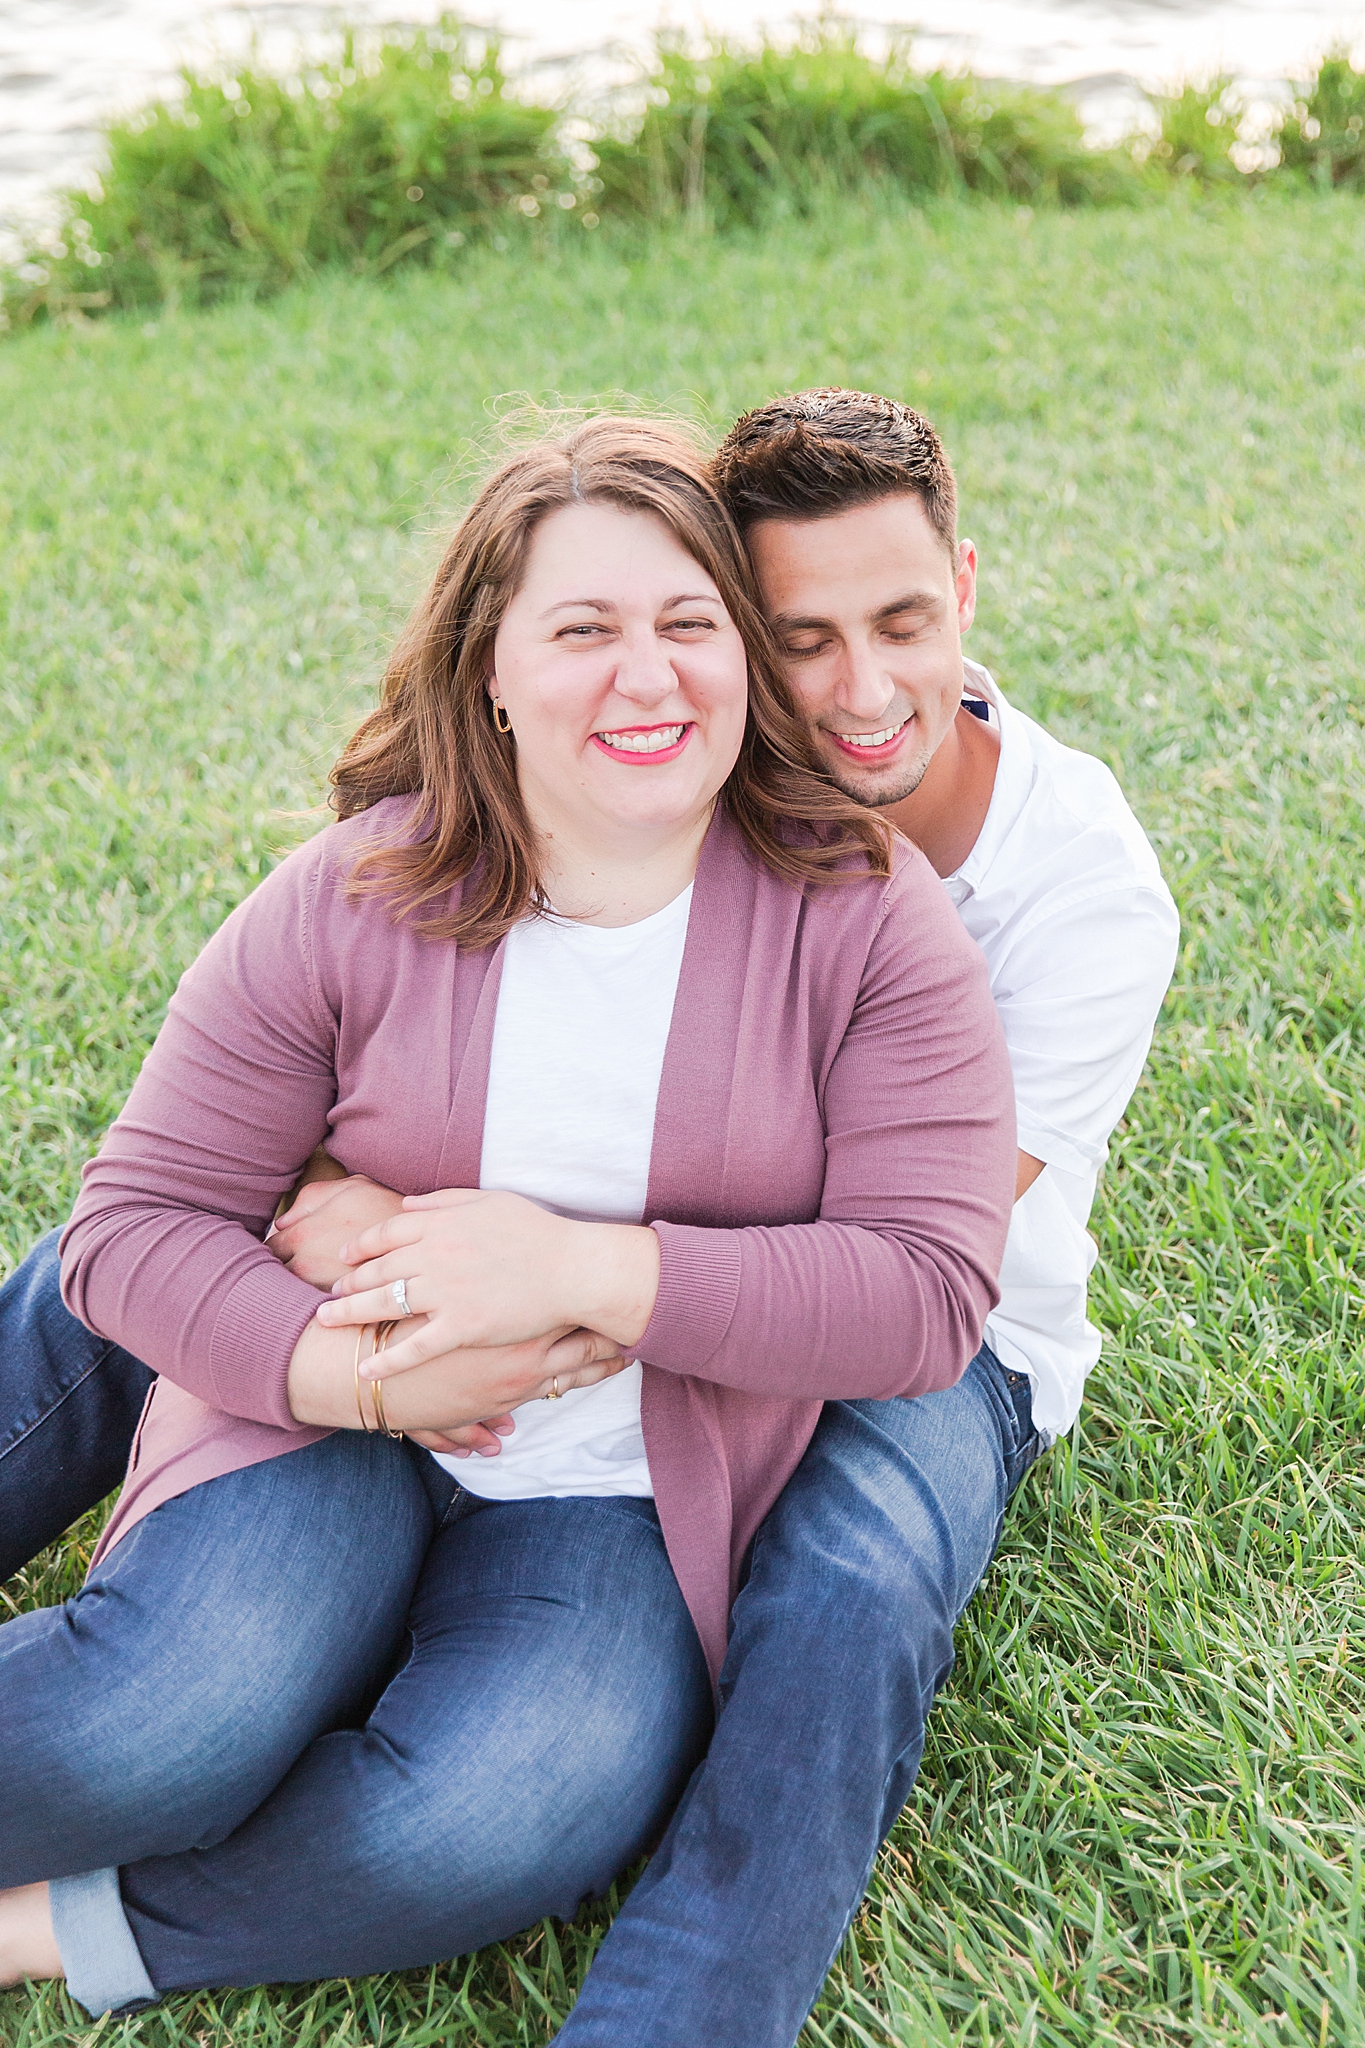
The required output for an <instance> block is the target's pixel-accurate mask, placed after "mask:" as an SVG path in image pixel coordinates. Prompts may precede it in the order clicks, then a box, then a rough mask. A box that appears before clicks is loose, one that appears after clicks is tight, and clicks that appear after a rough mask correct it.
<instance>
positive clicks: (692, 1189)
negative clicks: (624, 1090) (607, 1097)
mask: <svg viewBox="0 0 1365 2048" xmlns="http://www.w3.org/2000/svg"><path fill="white" fill-rule="evenodd" d="M757 891H758V870H757V867H756V864H755V862H754V860H753V858H752V856H751V855H750V853H749V849H748V847H747V845H746V844H745V841H744V838H743V835H742V834H741V832H740V830H739V828H738V826H737V825H736V824H735V823H734V822H733V820H732V819H731V817H730V815H729V813H728V811H727V810H726V809H725V807H724V805H723V804H718V805H717V806H716V814H715V816H714V818H713V819H712V821H711V826H710V830H709V831H708V832H707V835H706V839H705V841H704V842H703V845H702V850H701V858H700V860H699V861H698V862H697V873H696V880H695V884H694V887H693V892H692V911H691V915H690V917H689V918H688V921H687V942H686V944H685V946H684V948H683V957H682V967H681V969H680V971H679V974H678V992H677V995H676V996H675V998H674V1001H673V1020H672V1023H671V1025H670V1027H669V1032H668V1042H667V1045H666V1046H665V1048H664V1064H663V1072H662V1074H661V1075H660V1078H659V1098H658V1105H657V1107H656V1109H655V1112H654V1141H653V1146H652V1148H651V1151H650V1159H649V1188H648V1193H647V1195H646V1198H645V1219H644V1220H645V1221H646V1223H648V1222H650V1221H652V1220H653V1219H654V1218H655V1217H659V1218H661V1219H662V1220H664V1221H665V1222H669V1223H702V1222H711V1223H714V1222H715V1221H716V1202H717V1197H718V1196H719V1195H720V1194H721V1191H722V1186H723V1183H724V1180H725V1162H726V1151H727V1140H728V1137H729V1128H730V1101H731V1093H732V1089H733V1084H734V1074H733V1065H734V1051H735V1048H736V1046H737V1045H738V1043H739V1026H740V1016H741V1013H742V1011H743V1007H744V995H745V982H746V977H747V971H748V965H749V941H750V933H751V932H752V930H753V923H754V913H755V908H756V898H757Z"/></svg>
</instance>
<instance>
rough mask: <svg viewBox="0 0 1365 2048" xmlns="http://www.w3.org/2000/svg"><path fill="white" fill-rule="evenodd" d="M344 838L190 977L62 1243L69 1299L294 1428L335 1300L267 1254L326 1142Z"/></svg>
mask: <svg viewBox="0 0 1365 2048" xmlns="http://www.w3.org/2000/svg"><path fill="white" fill-rule="evenodd" d="M327 838H328V834H327V833H326V832H322V833H319V834H318V835H317V837H316V838H314V839H313V840H311V841H310V842H309V843H308V844H307V845H306V846H303V847H301V848H300V849H299V850H298V852H296V853H294V854H292V855H291V856H290V857H289V858H288V859H287V860H285V861H283V862H282V863H281V864H280V866H279V867H278V868H276V869H275V871H274V873H273V874H271V875H270V876H268V877H267V879H266V880H265V881H264V882H262V883H261V885H260V887H259V888H258V889H256V890H255V891H254V892H253V894H252V895H250V896H249V897H248V898H247V899H246V901H245V902H244V903H242V904H240V905H239V906H238V908H237V909H236V910H235V911H234V912H233V913H232V915H231V916H230V917H229V918H228V920H227V922H226V923H225V924H224V925H223V926H222V928H221V929H220V930H219V931H218V932H217V933H216V934H215V936H214V937H213V938H212V939H211V940H210V941H209V943H208V945H207V946H206V947H205V948H204V951H203V952H202V953H201V954H200V956H199V958H198V959H197V960H196V961H195V963H194V965H193V966H192V967H191V968H190V969H189V970H188V972H187V973H186V974H185V975H184V977H183V979H182V980H181V983H180V986H179V987H178V989H177V990H176V992H175V994H174V996H173V997H172V998H171V1003H170V1008H169V1010H168V1012H167V1016H166V1021H165V1023H164V1024H163V1025H162V1027H161V1030H160V1032H159V1033H158V1035H157V1039H156V1043H155V1044H154V1045H153V1047H152V1049H151V1051H150V1052H149V1053H148V1055H147V1058H146V1060H145V1062H144V1063H143V1067H142V1072H141V1073H140V1074H139V1076H138V1078H137V1081H136V1082H135V1084H134V1086H133V1090H132V1093H131V1094H130V1096H129V1097H128V1101H127V1103H126V1105H125V1106H124V1109H123V1111H122V1113H121V1115H120V1116H119V1117H118V1119H117V1121H116V1122H115V1123H114V1125H113V1126H112V1128H111V1129H110V1131H109V1133H108V1136H107V1137H106V1138H105V1141H104V1144H103V1146H102V1147H101V1149H100V1152H99V1155H98V1157H97V1158H95V1159H93V1160H92V1161H91V1162H90V1164H89V1165H88V1166H87V1167H86V1169H85V1175H84V1180H83V1184H82V1187H81V1193H80V1197H79V1199H78V1201H77V1203H76V1207H75V1210H74V1212H73V1214H72V1217H71V1221H70V1223H69V1224H68V1225H67V1228H66V1232H65V1234H64V1236H63V1238H62V1294H63V1297H64V1299H65V1301H66V1303H67V1306H68V1307H69V1308H70V1309H71V1310H72V1311H73V1313H74V1314H76V1315H77V1316H79V1317H80V1319H81V1321H82V1322H83V1323H85V1324H86V1325H87V1326H88V1327H89V1328H90V1329H92V1330H94V1331H96V1332H97V1333H98V1334H99V1335H100V1336H103V1337H110V1338H112V1339H113V1340H114V1341H115V1342H116V1343H118V1344H121V1345H122V1346H123V1347H124V1349H125V1350H127V1351H131V1352H133V1353H134V1354H135V1355H136V1356H137V1357H139V1358H141V1359H143V1360H144V1361H145V1363H146V1364H148V1365H149V1366H151V1367H152V1369H153V1371H155V1372H158V1373H163V1374H164V1375H165V1376H166V1378H167V1379H170V1380H173V1381H174V1382H175V1383H176V1384H177V1385H178V1386H180V1387H183V1388H184V1389H185V1390H186V1391H187V1392H189V1393H191V1394H196V1395H198V1397H199V1398H200V1399H201V1400H203V1401H207V1402H209V1403H210V1404H211V1405H212V1406H213V1407H215V1408H219V1409H223V1410H225V1411H226V1412H227V1413H229V1414H232V1415H238V1416H242V1417H245V1418H247V1419H249V1420H251V1421H255V1422H266V1423H272V1424H274V1425H275V1426H276V1427H277V1428H280V1429H295V1428H297V1427H299V1425H298V1424H296V1423H295V1422H294V1420H293V1417H292V1416H291V1415H290V1412H289V1402H288V1393H287V1380H288V1372H289V1361H290V1358H291V1356H292V1354H293V1350H294V1347H295V1345H296V1344H297V1342H298V1339H299V1337H300V1335H301V1334H302V1332H303V1330H304V1328H305V1326H306V1324H307V1322H308V1319H309V1317H310V1316H311V1315H312V1314H313V1312H314V1310H315V1309H316V1307H317V1305H318V1302H319V1300H320V1298H321V1297H320V1295H319V1293H318V1290H317V1289H316V1288H313V1287H309V1286H308V1285H306V1283H305V1282H303V1281H302V1280H297V1279H295V1278H294V1276H293V1275H292V1274H291V1273H290V1272H288V1271H287V1270H286V1268H285V1267H284V1266H282V1265H281V1264H280V1262H279V1260H278V1259H276V1258H274V1257H272V1255H271V1254H270V1253H269V1252H268V1251H267V1250H266V1249H265V1247H264V1245H263V1244H262V1242H261V1239H262V1238H263V1236H264V1234H265V1231H266V1230H267V1229H268V1227H269V1224H270V1219H271V1217H272V1216H273V1214H274V1212H275V1208H276V1205H277V1204H278V1202H279V1198H280V1196H281V1194H282V1193H284V1191H285V1190H286V1189H287V1188H288V1187H290V1186H291V1185H292V1183H293V1182H294V1180H295V1179H296V1178H297V1175H298V1173H299V1170H300V1168H301V1167H302V1165H303V1162H304V1161H305V1160H306V1159H307V1157H308V1155H309V1153H310V1152H311V1151H312V1150H313V1148H314V1147H315V1146H316V1145H317V1144H318V1142H319V1141H320V1139H321V1138H322V1137H323V1136H324V1134H325V1131H326V1116H327V1112H328V1110H329V1109H330V1108H331V1106H332V1104H333V1102H334V1101H335V1099H336V1075H335V1061H336V1026H335V1020H334V1019H333V1017H332V1015H331V1013H330V1012H329V1011H328V1009H327V1007H326V1005H325V1003H324V1002H323V1001H322V998H321V996H320V993H319V990H318V986H317V982H316V978H315V974H314V969H313V959H312V942H313V929H312V927H313V914H314V910H315V904H316V896H317V891H318V886H319V871H320V869H321V868H322V867H323V866H324V863H325V858H326V849H325V842H326V840H327Z"/></svg>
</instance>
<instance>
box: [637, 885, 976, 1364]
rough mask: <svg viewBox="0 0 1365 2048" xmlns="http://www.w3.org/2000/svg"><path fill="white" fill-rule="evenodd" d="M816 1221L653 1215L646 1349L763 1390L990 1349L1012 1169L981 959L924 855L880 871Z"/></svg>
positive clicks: (830, 1101) (832, 1084) (833, 1099)
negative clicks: (739, 1225) (691, 1220)
mask: <svg viewBox="0 0 1365 2048" xmlns="http://www.w3.org/2000/svg"><path fill="white" fill-rule="evenodd" d="M823 1111H824V1124H825V1134H826V1135H825V1155H826V1166H825V1182H824V1190H823V1195H822V1199H821V1203H820V1216H819V1219H818V1220H817V1221H816V1222H814V1223H809V1224H794V1225H786V1226H782V1227H779V1228H766V1227H762V1226H758V1227H752V1228H748V1229H740V1230H733V1231H715V1230H707V1229H704V1228H698V1227H695V1226H692V1225H680V1224H674V1223H667V1222H656V1223H655V1224H654V1226H653V1227H654V1229H655V1231H656V1233H657V1234H658V1237H659V1240H660V1245H661V1249H662V1262H661V1270H660V1281H659V1292H658V1298H657V1301H656V1303H655V1307H654V1313H653V1314H652V1316H651V1317H650V1321H649V1325H648V1327H647V1328H646V1330H645V1331H644V1333H643V1335H642V1337H641V1338H640V1342H639V1351H640V1355H641V1357H643V1358H647V1359H648V1360H649V1362H650V1364H651V1365H653V1366H655V1367H657V1368H660V1369H662V1370H663V1371H666V1372H677V1373H689V1374H695V1375H697V1376H698V1377H700V1378H702V1379H709V1380H714V1381H716V1382H718V1383H719V1384H720V1385H723V1386H729V1387H735V1388H738V1389H741V1390H743V1391H744V1392H748V1393H753V1394H762V1395H774V1394H780V1395H786V1396H789V1397H793V1398H798V1399H816V1400H835V1399H842V1400H859V1399H873V1400H887V1399H891V1398H894V1397H897V1396H910V1395H917V1394H925V1393H930V1392H933V1391H935V1390H936V1389H938V1388H941V1387H946V1386H951V1385H953V1383H954V1382H955V1381H956V1380H957V1379H958V1378H960V1376H961V1374H962V1373H963V1372H964V1371H965V1369H966V1367H967V1365H968V1364H969V1363H970V1361H971V1359H972V1358H973V1356H974V1355H975V1353H976V1352H977V1350H978V1349H979V1348H980V1344H981V1337H982V1331H983V1328H984V1325H985V1320H986V1317H987V1315H988V1314H989V1312H990V1310H991V1309H992V1308H993V1307H994V1306H995V1303H996V1302H997V1300H998V1299H999V1287H998V1284H997V1276H998V1273H999V1268H1000V1260H1001V1257H1002V1255H1003V1252H1004V1246H1005V1236H1006V1232H1007V1230H1008V1227H1009V1216H1010V1209H1011V1206H1012V1202H1013V1196H1014V1180H1015V1172H1016V1167H1017V1153H1016V1142H1015V1122H1014V1091H1013V1085H1012V1080H1011V1075H1010V1067H1009V1059H1008V1055H1007V1053H1006V1050H1005V1042H1004V1036H1003V1033H1002V1031H1001V1028H1000V1022H999V1018H998V1016H997V1014H996V1010H995V1005H994V1003H993V1002H992V1000H991V994H990V989H989V986H988V983H987V978H986V966H985V962H984V960H983V959H982V956H981V954H980V952H979V951H978V950H977V948H976V946H975V945H974V944H973V943H972V941H971V940H970V939H969V938H968V937H967V934H966V932H965V931H964V929H963V927H962V925H961V923H960V922H959V920H958V917H957V913H956V911H955V910H954V909H953V906H952V904H951V902H950V900H949V898H948V896H947V895H946V893H945V892H944V890H943V888H942V886H941V884H940V883H939V882H938V880H937V879H936V877H935V876H934V875H933V874H932V871H931V870H930V869H929V867H928V864H927V862H925V861H923V860H922V859H919V858H916V859H915V860H913V861H912V862H909V863H907V864H906V865H904V866H902V867H900V868H899V869H898V870H897V873H896V875H895V877H894V878H893V880H892V882H891V883H890V884H889V885H888V894H887V905H886V915H885V917H884V918H883V920H882V923H881V925H880V927H879V929H878V931H877V934H876V936H875V938H874V940H873V942H872V944H871V946H870V948H869V950H868V955H867V960H866V965H865V967H864V970H863V975H862V981H861V986H860V989H859V994H858V1000H857V1003H856V1005H855V1007H854V1010H853V1014H852V1016H851V1018H850V1021H849V1025H848V1028H847V1030H846V1032H845V1034H844V1036H843V1039H842V1041H841V1043H840V1045H839V1047H838V1050H837V1052H836V1054H835V1057H834V1059H833V1061H832V1063H831V1065H830V1069H829V1072H828V1075H827V1077H826V1081H825V1087H824V1091H823Z"/></svg>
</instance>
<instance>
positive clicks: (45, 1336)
mask: <svg viewBox="0 0 1365 2048" xmlns="http://www.w3.org/2000/svg"><path fill="white" fill-rule="evenodd" d="M58 1236H59V1232H57V1231H55V1230H50V1231H49V1232H48V1234H47V1236H46V1237H44V1238H40V1239H39V1241H38V1243H37V1244H36V1245H35V1246H34V1248H33V1250H32V1251H31V1252H30V1253H29V1255H28V1257H27V1258H26V1259H25V1260H24V1263H23V1264H22V1266H20V1267H19V1269H18V1271H17V1272H15V1273H12V1274H11V1275H10V1277H9V1279H8V1280H7V1281H6V1282H5V1284H4V1286H3V1287H0V1582H3V1581H4V1580H5V1579H8V1578H12V1577H13V1575H14V1573H15V1572H17V1571H18V1570H19V1568H20V1566H21V1565H25V1564H27V1563H28V1561H29V1559H30V1558H32V1557H35V1556H36V1555H37V1553H38V1552H39V1551H40V1550H43V1549H45V1548H46V1547H47V1545H48V1544H49V1543H55V1542H56V1541H57V1538H58V1537H59V1536H60V1535H61V1533H62V1531H63V1530H64V1529H69V1528H70V1526H71V1524H72V1523H73V1522H75V1521H78V1520H79V1519H80V1517H81V1516H82V1515H83V1514H84V1513H85V1512H86V1510H87V1509H88V1508H92V1507H94V1506H95V1505H96V1504H97V1503H98V1502H99V1501H102V1500H103V1499H104V1496H105V1495H106V1494H107V1493H111V1492H112V1491H113V1489H114V1488H115V1487H116V1486H117V1485H118V1483H119V1481H120V1479H122V1477H123V1469H124V1466H125V1465H126V1464H127V1462H128V1452H129V1450H130V1448H131V1447H132V1441H133V1432H134V1430H135V1429H136V1428H137V1419H138V1416H139V1415H140V1414H141V1412H142V1404H143V1402H144V1401H145V1400H146V1398H147V1389H148V1387H150V1385H151V1384H152V1375H151V1373H150V1372H149V1371H148V1370H147V1368H146V1366H145V1365H143V1364H142V1363H141V1361H140V1360H139V1359H136V1358H134V1357H133V1356H132V1355H131V1353H129V1352H127V1351H121V1350H120V1349H119V1347H118V1346H117V1344H110V1343H108V1342H107V1341H106V1340H105V1339H104V1338H103V1337H95V1336H92V1335H91V1333H90V1331H89V1330H87V1329H86V1327H85V1325H84V1324H83V1323H78V1322H77V1321H76V1318H75V1317H74V1316H73V1315H72V1314H71V1313H70V1312H69V1310H68V1309H67V1308H66V1307H65V1306H64V1304H63V1302H62V1297H61V1294H60V1291H59V1283H60V1278H61V1275H60V1271H59V1267H58V1262H57V1239H58Z"/></svg>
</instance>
